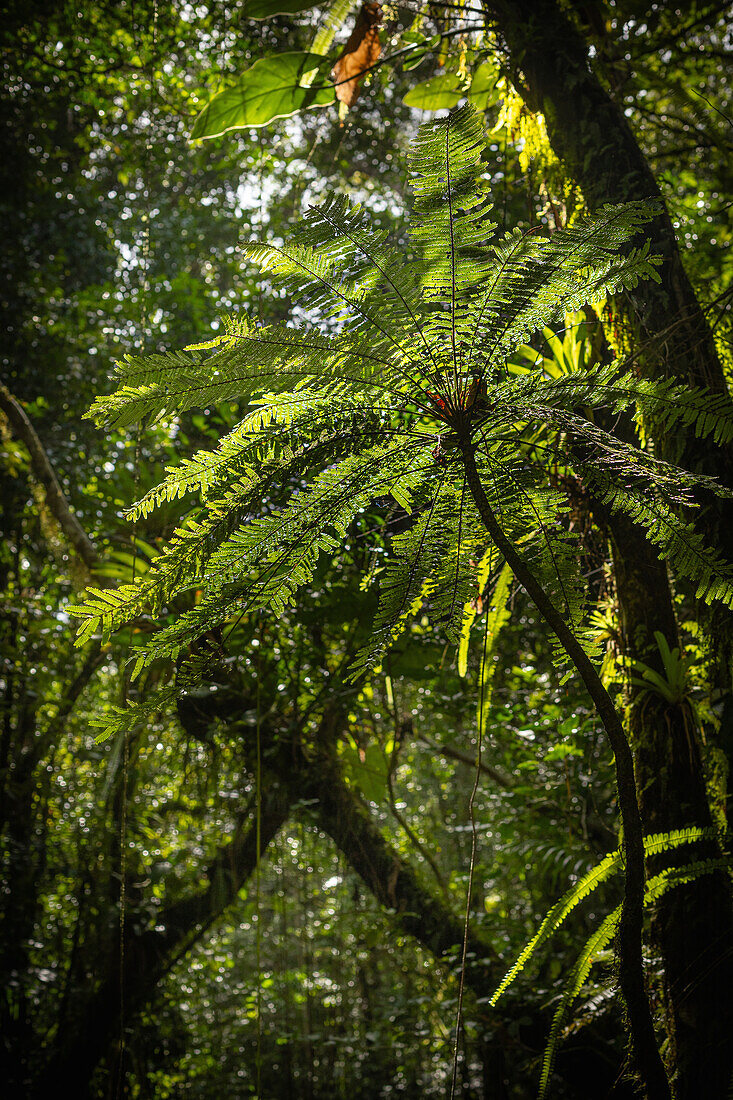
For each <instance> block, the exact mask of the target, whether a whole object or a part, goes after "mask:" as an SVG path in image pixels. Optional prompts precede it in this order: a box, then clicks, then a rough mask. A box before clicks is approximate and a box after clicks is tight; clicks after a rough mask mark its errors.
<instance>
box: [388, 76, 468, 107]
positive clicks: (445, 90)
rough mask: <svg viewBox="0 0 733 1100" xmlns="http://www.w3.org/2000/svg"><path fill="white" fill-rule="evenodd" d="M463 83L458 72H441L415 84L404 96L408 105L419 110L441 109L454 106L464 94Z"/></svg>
mask: <svg viewBox="0 0 733 1100" xmlns="http://www.w3.org/2000/svg"><path fill="white" fill-rule="evenodd" d="M464 94H465V93H464V90H463V85H462V83H461V78H460V77H459V75H458V73H443V74H442V76H433V77H431V78H430V80H424V81H423V83H422V84H416V85H415V87H414V88H411V89H410V91H409V92H408V93H407V95H406V96H405V98H404V101H403V102H404V103H406V104H407V106H408V107H419V108H420V110H421V111H442V110H444V109H447V108H450V107H455V105H456V103H458V100H459V99H461V98H462V96H463V95H464Z"/></svg>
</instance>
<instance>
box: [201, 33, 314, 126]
mask: <svg viewBox="0 0 733 1100" xmlns="http://www.w3.org/2000/svg"><path fill="white" fill-rule="evenodd" d="M324 63H325V64H329V62H328V61H327V59H326V58H324V57H321V56H320V55H319V54H312V53H300V52H298V53H282V54H279V55H278V56H271V57H263V58H262V59H261V60H260V61H256V62H255V63H254V65H252V67H251V68H249V69H246V70H245V71H244V72H243V73H242V75H241V76H240V78H239V80H238V81H237V83H236V84H235V85H234V86H233V87H231V88H226V89H225V90H224V91H223V92H219V94H218V95H215V96H214V98H213V99H212V100H211V102H210V103H208V104H207V105H206V106H205V107H204V109H203V111H202V112H201V114H200V115H199V116H198V118H197V119H196V122H195V123H194V127H193V131H192V132H191V137H192V138H213V137H220V136H221V135H222V134H226V133H227V132H228V131H229V130H241V129H242V128H243V127H246V126H264V125H266V123H268V122H272V120H273V119H275V118H286V117H287V116H288V115H294V114H295V113H296V112H297V111H304V110H308V109H309V108H310V107H325V106H327V105H328V104H329V103H332V102H333V98H334V94H333V87H332V86H331V84H330V83H329V84H328V86H324V85H323V83H322V82H320V83H319V84H318V85H316V87H308V88H306V87H303V86H302V82H303V79H304V78H305V77H306V76H308V75H310V74H312V73H314V72H316V71H317V70H318V67H319V66H320V65H323V64H324Z"/></svg>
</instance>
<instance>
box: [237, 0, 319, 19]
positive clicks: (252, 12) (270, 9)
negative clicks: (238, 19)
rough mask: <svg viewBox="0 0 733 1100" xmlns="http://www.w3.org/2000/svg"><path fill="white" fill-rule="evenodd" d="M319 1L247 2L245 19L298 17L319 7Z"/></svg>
mask: <svg viewBox="0 0 733 1100" xmlns="http://www.w3.org/2000/svg"><path fill="white" fill-rule="evenodd" d="M319 6H320V5H319V3H318V0H246V3H245V5H244V16H245V19H271V18H272V17H273V16H274V15H297V13H298V12H301V11H310V9H311V8H317V7H319Z"/></svg>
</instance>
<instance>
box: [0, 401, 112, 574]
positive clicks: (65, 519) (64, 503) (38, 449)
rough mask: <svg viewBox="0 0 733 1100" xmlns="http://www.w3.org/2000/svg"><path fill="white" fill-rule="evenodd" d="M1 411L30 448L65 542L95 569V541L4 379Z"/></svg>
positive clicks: (96, 555)
mask: <svg viewBox="0 0 733 1100" xmlns="http://www.w3.org/2000/svg"><path fill="white" fill-rule="evenodd" d="M0 412H2V413H4V415H5V417H6V419H7V421H8V424H9V425H10V428H11V430H12V432H13V435H14V436H15V437H16V439H19V440H20V442H21V443H23V444H24V446H25V447H26V448H27V450H28V453H29V455H30V458H31V468H32V470H33V475H34V477H35V479H36V481H37V482H38V483H39V485H40V486H41V488H42V489H43V492H44V494H45V498H46V504H47V505H48V509H49V511H50V512H51V515H52V516H53V518H54V519H55V520H56V522H57V523H58V525H59V527H60V529H61V531H62V533H63V535H64V537H65V538H66V541H67V542H68V543H69V545H70V546H71V548H72V550H73V551H74V553H75V554H76V555H77V556H78V557H79V558H80V559H81V561H82V562H83V563H84V565H85V566H86V567H87V569H89V570H92V569H94V568H95V567H96V566H97V565H98V564H99V556H98V554H97V551H96V549H95V547H94V544H93V543H92V541H91V539H90V538H89V536H88V535H87V533H86V531H85V530H84V528H83V527H82V525H81V524H80V523H79V520H78V519H77V518H76V516H75V515H74V513H73V512H72V510H71V505H70V504H69V502H68V500H67V499H66V497H65V495H64V492H63V490H62V488H61V486H60V485H59V482H58V478H57V477H56V474H55V472H54V469H53V466H52V465H51V463H50V461H49V459H48V455H47V454H46V451H45V449H44V447H43V444H42V443H41V441H40V439H39V438H38V435H37V433H36V429H35V428H34V427H33V425H32V424H31V422H30V420H29V419H28V416H27V414H26V412H25V411H24V409H23V408H22V407H21V405H20V404H19V402H18V401H17V400H16V398H15V397H13V395H12V393H11V392H10V390H8V389H7V387H6V386H4V385H3V384H2V383H1V382H0Z"/></svg>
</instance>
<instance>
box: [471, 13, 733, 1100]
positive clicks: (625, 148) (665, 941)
mask: <svg viewBox="0 0 733 1100" xmlns="http://www.w3.org/2000/svg"><path fill="white" fill-rule="evenodd" d="M484 10H485V12H486V15H487V22H488V23H489V24H490V25H492V26H493V27H494V28H495V29H496V31H497V33H498V35H499V38H500V41H501V42H502V44H503V47H504V49H505V53H506V58H507V65H508V68H509V70H510V71H511V75H512V79H513V81H514V83H515V86H516V87H517V88H518V89H519V90H520V92H521V94H522V95H523V97H524V98H525V101H526V102H527V104H528V106H529V107H530V108H531V109H532V110H535V111H539V112H542V114H543V115H544V117H545V120H546V123H547V131H548V136H549V139H550V143H551V145H552V148H553V151H554V152H555V153H556V155H557V156H558V157H559V158H560V159H561V160H562V161H563V163H564V166H565V169H566V171H567V172H568V174H569V175H570V176H571V177H572V178H573V179H574V180H575V181H576V182H577V183H578V184H579V185H580V187H581V188H582V191H583V194H584V196H585V199H586V201H587V202H588V204H589V206H590V207H591V209H596V208H598V207H599V206H601V205H603V204H604V203H608V202H627V201H632V200H638V199H646V198H655V199H660V197H661V195H660V191H659V188H658V186H657V183H656V180H655V179H654V176H653V173H652V171H651V169H650V166H649V163H648V161H647V160H646V158H645V156H644V154H643V152H642V150H641V148H640V147H639V144H638V142H637V141H636V138H635V136H634V134H633V131H632V129H631V127H630V125H629V122H628V120H627V118H626V117H625V115H624V112H623V108H622V106H621V105H620V104H618V103H617V102H615V101H614V99H613V97H612V95H611V94H610V93H609V92H608V91H607V90H606V88H605V87H604V86H603V85H602V83H601V82H600V80H599V79H598V77H597V76H596V75H595V74H594V72H593V70H592V69H591V65H590V61H589V52H588V43H587V42H586V41H585V39H584V38H583V35H582V33H581V31H580V29H579V27H578V25H577V24H574V23H573V22H572V21H571V19H570V18H569V17H568V15H567V8H564V7H561V6H560V5H559V4H558V3H557V2H556V0H484ZM646 235H647V236H648V237H650V239H651V246H652V251H653V252H654V253H656V254H657V255H660V256H662V257H663V264H662V266H661V268H660V269H659V273H660V278H661V281H660V283H659V284H656V283H650V282H646V283H642V284H640V285H639V286H638V287H637V288H635V289H634V290H633V291H632V292H629V293H628V294H627V295H626V296H625V298H624V300H623V301H621V302H617V303H616V304H615V308H616V310H617V311H618V313H619V315H620V316H621V318H622V320H623V322H624V325H625V326H627V327H628V328H629V329H630V330H633V340H634V348H633V349H632V350H635V351H636V362H637V363H638V365H639V367H640V369H641V370H643V371H646V372H648V373H649V374H651V375H653V376H655V377H664V378H674V379H677V380H679V381H681V382H683V383H686V384H688V385H693V386H702V387H705V388H706V389H708V390H709V391H712V392H717V393H724V392H725V391H726V385H725V380H724V376H723V371H722V368H721V364H720V361H719V359H718V356H717V353H716V350H715V345H714V341H713V337H712V333H711V331H710V327H709V325H708V323H707V319H706V316H705V313H704V311H703V309H702V308H701V306H700V303H699V302H698V300H697V298H696V295H695V292H694V290H693V288H692V286H691V284H690V281H689V279H688V277H687V275H686V272H685V270H684V267H683V264H682V260H681V257H680V254H679V249H678V246H677V241H676V238H675V234H674V229H673V227H672V223H671V220H670V218H669V215H668V214H667V212H666V211H663V212H662V213H661V214H660V215H659V216H658V217H657V218H656V219H655V220H654V222H653V223H652V224H651V226H650V227H648V228H647V230H646ZM650 429H651V431H652V433H653V434H655V426H654V425H650ZM655 445H656V447H657V452H658V453H659V454H661V455H663V456H664V457H666V458H668V459H669V460H672V461H676V462H680V463H681V464H683V465H685V466H687V467H689V468H690V469H693V470H696V471H698V472H705V473H708V474H714V475H715V476H717V477H718V478H720V479H721V480H722V481H723V482H724V483H725V484H727V485H733V456H732V454H731V449H730V448H728V449H721V448H719V447H718V446H717V445H716V444H714V443H713V442H712V441H711V440H700V439H697V438H696V437H695V436H694V434H693V433H692V432H685V431H683V430H680V431H679V432H676V433H675V434H674V435H673V436H668V435H663V434H660V433H658V432H657V433H656V434H655ZM699 518H700V521H701V525H702V529H703V531H704V533H705V535H706V537H707V540H708V542H709V543H710V544H711V545H712V546H714V547H716V548H717V549H719V550H720V552H721V553H722V554H723V555H724V556H725V557H726V558H728V559H729V560H730V559H731V558H733V552H732V551H733V515H732V513H731V504H730V501H727V500H720V499H717V498H710V499H707V500H706V501H704V507H703V509H702V512H701V515H700V517H699ZM613 543H614V564H615V569H616V583H617V594H618V601H619V609H620V614H621V620H622V628H623V635H624V641H625V646H626V652H627V654H628V656H629V657H631V658H634V657H636V658H640V659H643V660H645V661H646V663H647V664H649V665H652V666H654V665H655V664H656V665H658V666H659V665H660V656H659V653H658V651H657V648H656V645H655V642H654V632H655V631H656V630H659V631H661V633H662V634H664V636H665V638H666V639H667V640H668V642H669V644H670V645H671V646H673V645H674V644H675V643H676V639H677V626H676V622H675V615H674V609H673V605H672V600H671V595H670V587H669V579H668V577H667V572H666V567H665V566H664V565H663V564H662V563H660V562H659V561H658V560H657V558H656V556H655V554H654V552H653V551H652V550H651V548H649V547H648V545H647V544H646V542H645V540H644V539H643V538H642V537H641V535H640V534H639V533H638V532H637V531H635V530H634V529H633V527H632V526H631V525H630V524H624V523H623V522H619V521H616V520H614V522H613ZM700 611H701V617H702V619H703V621H704V623H705V626H706V628H707V631H708V635H709V637H710V638H711V639H712V642H713V645H714V646H715V649H716V656H717V658H718V661H717V668H716V684H715V690H716V694H717V696H718V698H719V699H721V700H724V699H726V698H730V691H731V682H730V656H731V650H732V648H733V645H732V643H733V624H732V621H731V616H730V614H729V613H728V612H720V611H715V610H713V611H711V610H710V609H707V608H704V607H703V608H701V609H700ZM628 725H629V733H630V736H631V740H632V745H633V748H634V753H635V759H636V771H637V780H638V786H639V790H640V795H641V807H642V814H643V817H644V823H645V828H646V831H647V832H652V831H665V830H667V829H672V828H679V827H681V826H684V825H692V824H697V825H703V826H704V825H708V824H710V820H711V819H710V809H709V804H708V800H707V796H706V790H705V779H704V774H703V768H702V764H701V760H700V752H699V744H698V742H697V734H696V731H695V730H694V723H693V722H692V721H691V715H690V713H689V708H687V707H686V705H685V704H684V703H683V705H681V706H672V707H670V706H668V705H663V704H662V701H661V700H659V701H657V700H654V699H653V698H650V697H646V698H645V699H644V700H637V701H636V702H635V703H634V704H633V705H632V706H631V708H630V712H629V720H628ZM712 854H714V852H713V853H712ZM654 927H655V932H656V935H657V939H658V943H659V946H660V949H661V953H662V958H663V962H664V967H665V974H666V983H667V991H668V1005H669V1015H670V1020H671V1023H672V1031H673V1046H674V1050H673V1054H674V1060H675V1070H676V1078H675V1087H676V1090H677V1094H678V1096H679V1097H680V1100H687V1098H690V1100H692V1098H693V1097H699V1096H700V1095H702V1094H703V1093H704V1094H705V1095H709V1096H714V1095H715V1096H717V1095H725V1090H726V1088H727V1087H728V1085H729V1082H730V1074H731V1071H732V1070H733V1037H732V1036H731V1033H730V1028H729V1027H726V1020H727V1021H729V1020H730V1019H731V1016H732V1015H733V980H731V968H732V967H733V961H732V960H731V953H730V943H731V940H732V939H733V908H732V907H731V899H730V890H729V886H728V883H727V880H726V877H725V876H724V875H722V874H721V875H717V876H714V875H711V876H706V877H705V878H704V879H702V880H701V881H700V882H699V883H697V884H696V885H695V886H694V887H693V888H692V889H689V890H684V889H677V890H673V891H672V892H671V893H670V894H669V896H668V897H667V898H665V899H664V901H662V902H661V903H660V905H659V906H658V909H657V914H656V917H655V922H654ZM703 1082H707V1083H708V1085H707V1086H706V1087H705V1088H703V1087H702V1083H703ZM701 1090H702V1091H701Z"/></svg>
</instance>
